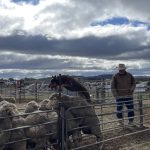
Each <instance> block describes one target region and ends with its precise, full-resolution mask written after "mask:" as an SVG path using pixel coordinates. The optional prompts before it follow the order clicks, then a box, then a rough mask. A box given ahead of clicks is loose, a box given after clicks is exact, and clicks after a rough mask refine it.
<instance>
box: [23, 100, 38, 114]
mask: <svg viewBox="0 0 150 150" xmlns="http://www.w3.org/2000/svg"><path fill="white" fill-rule="evenodd" d="M38 109H39V105H38V103H37V102H35V101H30V102H29V103H27V106H26V109H25V113H30V112H34V111H37V110H38Z"/></svg>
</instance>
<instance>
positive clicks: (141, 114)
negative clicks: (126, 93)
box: [139, 95, 144, 128]
mask: <svg viewBox="0 0 150 150" xmlns="http://www.w3.org/2000/svg"><path fill="white" fill-rule="evenodd" d="M139 113H140V127H141V128H142V127H143V126H144V125H143V120H144V118H143V117H144V116H143V114H144V113H143V100H142V95H139Z"/></svg>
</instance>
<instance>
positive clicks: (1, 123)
mask: <svg viewBox="0 0 150 150" xmlns="http://www.w3.org/2000/svg"><path fill="white" fill-rule="evenodd" d="M17 114H18V111H17V108H16V105H15V104H12V103H8V102H7V103H5V104H4V105H2V106H1V107H0V129H9V128H11V127H12V121H11V120H12V118H13V116H15V115H17Z"/></svg>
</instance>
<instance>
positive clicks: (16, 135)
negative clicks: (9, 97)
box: [0, 102, 26, 150]
mask: <svg viewBox="0 0 150 150" xmlns="http://www.w3.org/2000/svg"><path fill="white" fill-rule="evenodd" d="M16 115H19V112H18V110H17V108H16V105H15V104H12V103H8V102H4V103H3V105H1V106H0V130H1V131H2V132H1V134H0V145H1V146H0V150H3V149H4V148H5V149H12V150H20V149H21V150H26V141H22V142H16V143H13V144H8V145H5V143H7V142H11V141H16V140H20V139H22V138H25V134H24V130H23V129H17V130H14V131H8V132H5V131H3V130H6V129H12V128H17V127H20V126H23V125H24V119H23V118H22V117H19V116H16Z"/></svg>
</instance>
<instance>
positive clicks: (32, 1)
mask: <svg viewBox="0 0 150 150" xmlns="http://www.w3.org/2000/svg"><path fill="white" fill-rule="evenodd" d="M39 1H40V0H12V2H14V3H21V2H25V3H30V4H32V5H38V4H39Z"/></svg>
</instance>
